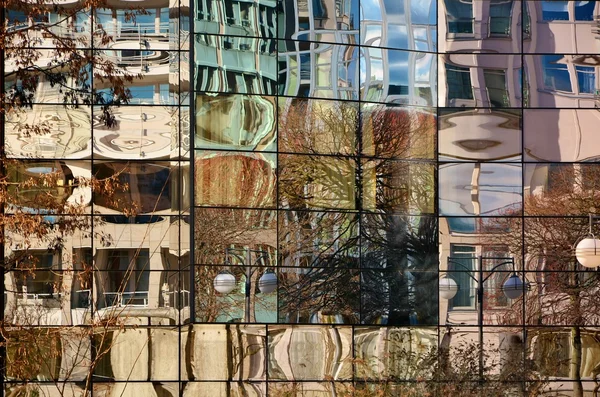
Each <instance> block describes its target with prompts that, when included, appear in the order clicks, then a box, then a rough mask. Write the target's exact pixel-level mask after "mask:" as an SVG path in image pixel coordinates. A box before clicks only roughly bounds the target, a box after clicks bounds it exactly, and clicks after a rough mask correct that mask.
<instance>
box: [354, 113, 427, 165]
mask: <svg viewBox="0 0 600 397" xmlns="http://www.w3.org/2000/svg"><path fill="white" fill-rule="evenodd" d="M360 121H361V131H360V132H361V133H362V138H363V140H362V150H363V153H364V154H365V155H367V156H375V157H379V158H392V159H419V158H420V159H433V158H434V155H435V145H436V142H435V138H436V115H435V113H434V112H432V111H431V110H430V109H422V108H409V107H405V106H398V105H372V104H362V105H361V118H360Z"/></svg>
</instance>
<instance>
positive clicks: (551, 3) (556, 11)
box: [542, 0, 569, 21]
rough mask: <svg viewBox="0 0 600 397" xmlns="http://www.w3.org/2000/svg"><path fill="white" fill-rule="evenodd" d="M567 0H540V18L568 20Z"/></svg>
mask: <svg viewBox="0 0 600 397" xmlns="http://www.w3.org/2000/svg"><path fill="white" fill-rule="evenodd" d="M567 6H568V2H567V1H557V0H543V1H542V18H543V19H544V21H568V20H569V11H568V8H567Z"/></svg>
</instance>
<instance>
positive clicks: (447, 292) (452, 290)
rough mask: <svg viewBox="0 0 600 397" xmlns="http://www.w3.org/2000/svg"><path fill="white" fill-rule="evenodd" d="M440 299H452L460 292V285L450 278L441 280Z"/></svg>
mask: <svg viewBox="0 0 600 397" xmlns="http://www.w3.org/2000/svg"><path fill="white" fill-rule="evenodd" d="M439 291H440V297H441V298H443V299H448V300H449V299H452V298H454V296H455V295H456V293H457V292H458V284H456V281H454V279H452V278H450V277H443V278H440V282H439Z"/></svg>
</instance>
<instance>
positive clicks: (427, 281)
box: [360, 258, 438, 326]
mask: <svg viewBox="0 0 600 397" xmlns="http://www.w3.org/2000/svg"><path fill="white" fill-rule="evenodd" d="M415 259H416V258H415ZM416 265H417V264H414V263H413V264H412V265H410V266H407V265H406V258H399V260H398V259H396V260H395V261H394V260H389V261H388V263H387V267H386V268H383V269H380V270H365V271H363V272H362V273H361V284H360V291H361V307H360V308H361V323H362V324H385V325H403V326H409V325H434V324H437V322H438V317H437V315H438V299H437V296H436V294H432V291H435V289H436V288H437V283H438V272H437V269H432V270H433V271H422V270H421V269H418V268H417V266H416Z"/></svg>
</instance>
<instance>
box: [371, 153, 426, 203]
mask: <svg viewBox="0 0 600 397" xmlns="http://www.w3.org/2000/svg"><path fill="white" fill-rule="evenodd" d="M361 167H362V168H361V171H362V183H361V185H362V197H361V201H362V206H363V209H364V210H370V211H385V212H386V213H387V214H390V213H406V214H416V215H418V214H423V213H425V214H427V213H433V212H434V206H435V203H434V191H435V184H434V166H433V164H428V163H417V162H402V161H390V160H387V161H385V160H363V161H362V164H361Z"/></svg>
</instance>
